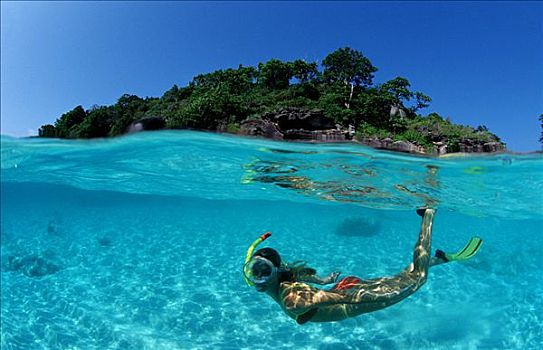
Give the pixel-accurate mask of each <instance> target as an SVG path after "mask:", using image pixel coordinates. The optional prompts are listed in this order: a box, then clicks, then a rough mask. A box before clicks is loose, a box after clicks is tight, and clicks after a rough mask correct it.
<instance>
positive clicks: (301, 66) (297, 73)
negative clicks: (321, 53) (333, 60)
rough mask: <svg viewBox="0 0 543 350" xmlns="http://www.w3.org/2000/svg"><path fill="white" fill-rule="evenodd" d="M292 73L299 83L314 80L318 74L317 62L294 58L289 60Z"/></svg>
mask: <svg viewBox="0 0 543 350" xmlns="http://www.w3.org/2000/svg"><path fill="white" fill-rule="evenodd" d="M290 65H291V69H292V75H293V76H294V78H296V79H298V81H299V82H300V83H308V82H312V81H315V80H316V79H317V77H318V76H319V71H318V69H317V62H310V63H307V62H306V61H304V60H295V61H293V62H291V64H290Z"/></svg>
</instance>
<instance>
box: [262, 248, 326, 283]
mask: <svg viewBox="0 0 543 350" xmlns="http://www.w3.org/2000/svg"><path fill="white" fill-rule="evenodd" d="M253 256H261V257H263V258H265V259H268V260H269V261H271V263H272V264H273V266H275V267H277V268H278V269H279V282H285V281H289V282H296V281H298V280H299V278H300V276H302V275H314V274H315V273H317V271H315V270H314V269H312V268H308V267H306V266H305V263H304V262H296V263H294V264H288V263H285V264H282V263H281V256H280V255H279V252H277V250H275V249H273V248H262V249H259V250H257V251H256V252H255V253H254V255H253Z"/></svg>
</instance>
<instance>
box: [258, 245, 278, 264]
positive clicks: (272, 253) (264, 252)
mask: <svg viewBox="0 0 543 350" xmlns="http://www.w3.org/2000/svg"><path fill="white" fill-rule="evenodd" d="M253 256H261V257H263V258H265V259H268V260H269V261H271V262H272V264H273V266H275V267H277V268H279V267H281V256H280V255H279V253H278V252H277V250H275V249H273V248H262V249H259V250H257V251H256V252H255V253H254V255H253Z"/></svg>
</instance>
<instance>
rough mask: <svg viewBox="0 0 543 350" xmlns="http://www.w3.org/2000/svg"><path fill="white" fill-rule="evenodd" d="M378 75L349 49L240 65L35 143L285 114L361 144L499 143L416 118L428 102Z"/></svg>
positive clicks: (75, 120) (96, 113) (65, 125)
mask: <svg viewBox="0 0 543 350" xmlns="http://www.w3.org/2000/svg"><path fill="white" fill-rule="evenodd" d="M376 72H377V68H376V67H375V66H373V64H372V63H371V62H370V60H369V59H368V58H367V57H366V56H364V55H363V53H362V52H360V51H357V50H354V49H352V48H349V47H345V48H340V49H337V50H335V51H334V52H332V53H330V54H329V55H327V56H326V57H325V58H324V59H323V60H322V62H320V65H319V63H318V62H308V61H305V60H301V59H296V60H294V61H287V62H284V61H281V60H278V59H270V60H268V61H267V62H263V63H259V64H258V65H257V66H256V67H247V66H242V65H239V66H238V67H237V68H228V69H221V70H217V71H214V72H211V73H205V74H199V75H197V76H195V77H194V78H193V79H192V81H191V82H190V83H189V84H188V85H187V86H185V87H179V86H177V85H173V86H172V88H171V89H169V90H167V91H166V92H165V93H164V94H163V95H162V96H161V97H159V98H154V97H146V98H141V97H138V96H135V95H130V94H125V95H123V96H121V97H120V98H119V99H118V101H117V103H115V104H114V105H111V106H93V107H91V108H90V109H88V110H85V109H84V108H83V107H82V106H77V107H75V108H74V109H73V110H71V111H69V112H66V113H64V114H63V115H61V116H60V117H59V118H58V119H57V120H56V122H55V123H54V125H51V124H46V125H43V126H42V127H41V128H40V129H39V136H41V137H60V138H95V137H108V136H116V135H120V134H123V133H125V132H126V130H127V128H128V126H129V125H130V124H131V123H133V122H134V121H137V120H140V119H142V118H145V117H159V118H162V119H164V121H165V125H166V127H167V128H171V129H181V128H198V129H204V130H222V131H224V130H236V129H237V128H238V127H239V125H240V123H241V122H242V121H243V120H246V119H247V118H259V117H260V116H262V115H263V114H264V113H267V112H271V111H275V110H277V109H280V108H284V107H301V108H305V109H320V110H322V111H323V112H324V113H325V115H327V116H328V117H330V118H332V119H333V120H334V121H335V122H336V123H337V124H339V125H342V126H344V127H347V126H349V125H352V126H354V127H355V128H356V130H358V134H359V136H360V137H372V136H378V135H387V136H389V137H392V138H394V139H409V138H412V139H414V141H416V142H419V143H427V144H428V143H431V141H432V137H433V136H432V135H434V134H436V133H439V132H441V133H443V132H446V131H447V130H448V131H450V137H451V139H452V140H456V141H459V140H461V138H462V137H464V136H466V135H468V134H469V135H472V134H474V133H476V134H477V135H478V137H483V136H484V137H487V138H488V140H495V139H497V137H496V136H495V135H493V134H491V133H490V132H488V130H486V129H484V130H482V129H481V130H475V129H473V128H471V129H469V130H468V129H466V128H468V127H466V128H464V129H462V130H463V131H459V130H460V129H458V128H457V129H454V127H453V126H452V125H453V124H451V123H450V122H448V121H447V120H445V119H443V118H442V117H440V116H439V118H438V117H436V116H438V115H437V114H436V115H433V116H432V115H430V116H427V117H423V116H422V115H419V114H417V113H418V112H419V111H420V110H421V109H423V108H426V107H428V106H429V104H430V102H431V99H430V97H428V96H427V95H425V94H424V93H422V92H420V91H414V90H412V88H411V84H410V82H409V81H408V80H407V79H406V78H404V77H396V78H394V79H392V80H389V81H386V82H384V83H381V84H379V83H374V78H375V76H374V73H376ZM432 123H434V124H436V123H437V124H436V125H439V127H437V128H436V127H434V126H432V125H431V124H432ZM417 128H418V129H417ZM429 129H432V132H433V133H434V134H431V133H430V134H429V133H427V132H426V131H425V132H426V134H424V135H425V136H424V137H422V138H421V136H420V135H418V136H416V135H415V134H416V133H417V132H419V131H420V130H429ZM453 129H454V131H452V130H453ZM417 130H419V131H417ZM462 132H464V134H463V133H462ZM419 134H420V132H419ZM415 136H416V137H415Z"/></svg>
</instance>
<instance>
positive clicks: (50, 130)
mask: <svg viewBox="0 0 543 350" xmlns="http://www.w3.org/2000/svg"><path fill="white" fill-rule="evenodd" d="M38 136H39V137H57V132H56V130H55V126H54V125H51V124H45V125H42V126H41V127H40V128H39V130H38Z"/></svg>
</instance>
